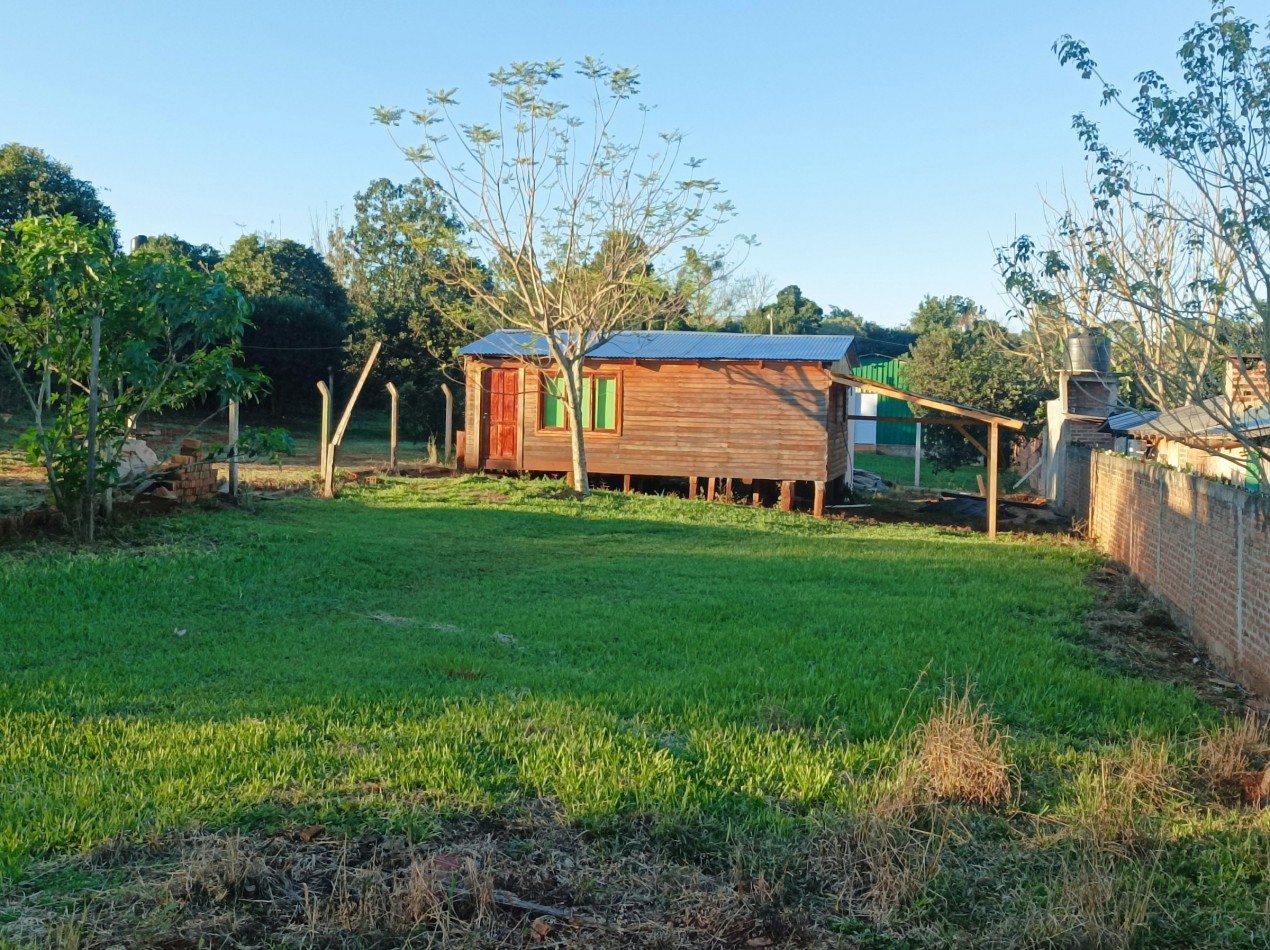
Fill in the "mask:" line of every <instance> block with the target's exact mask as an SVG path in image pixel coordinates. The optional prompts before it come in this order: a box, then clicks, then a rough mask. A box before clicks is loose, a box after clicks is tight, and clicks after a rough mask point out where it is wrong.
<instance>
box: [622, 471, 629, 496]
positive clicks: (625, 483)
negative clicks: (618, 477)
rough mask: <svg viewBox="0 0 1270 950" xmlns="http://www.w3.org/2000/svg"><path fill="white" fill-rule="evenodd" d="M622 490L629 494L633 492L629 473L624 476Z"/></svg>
mask: <svg viewBox="0 0 1270 950" xmlns="http://www.w3.org/2000/svg"><path fill="white" fill-rule="evenodd" d="M622 491H624V492H626V494H628V495H629V494H630V493H631V477H630V476H629V475H623V476H622Z"/></svg>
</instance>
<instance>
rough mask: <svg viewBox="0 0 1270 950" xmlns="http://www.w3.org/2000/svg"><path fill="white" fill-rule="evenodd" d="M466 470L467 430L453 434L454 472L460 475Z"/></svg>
mask: <svg viewBox="0 0 1270 950" xmlns="http://www.w3.org/2000/svg"><path fill="white" fill-rule="evenodd" d="M466 468H467V430H466V429H460V430H459V431H458V432H456V433H454V470H455V471H456V472H458V473H459V474H460V475H462V474H463V471H464V469H466Z"/></svg>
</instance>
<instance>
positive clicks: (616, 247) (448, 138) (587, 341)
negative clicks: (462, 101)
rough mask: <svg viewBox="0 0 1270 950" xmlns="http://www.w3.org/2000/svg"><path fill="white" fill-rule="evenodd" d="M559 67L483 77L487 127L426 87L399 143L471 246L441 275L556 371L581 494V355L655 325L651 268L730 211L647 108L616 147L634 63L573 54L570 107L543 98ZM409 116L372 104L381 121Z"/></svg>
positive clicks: (452, 96) (657, 304) (520, 67)
mask: <svg viewBox="0 0 1270 950" xmlns="http://www.w3.org/2000/svg"><path fill="white" fill-rule="evenodd" d="M563 65H564V64H563V63H562V62H559V61H554V62H546V63H516V64H514V65H512V66H510V67H507V68H505V69H500V70H497V71H496V72H493V73H491V74H490V84H491V86H493V88H494V89H495V90H496V92H497V95H498V99H499V111H498V118H497V119H496V120H495V121H494V122H493V123H492V124H489V125H485V124H469V123H466V122H463V121H460V120H459V118H458V117H457V115H456V113H457V110H458V101H457V99H456V91H455V90H452V89H447V90H440V91H435V92H430V93H429V99H428V108H427V109H425V110H423V111H420V112H415V113H411V114H410V117H411V118H412V119H413V120H414V122H415V123H416V124H418V125H419V126H421V127H422V128H423V130H424V140H423V142H422V144H420V145H418V146H411V147H403V149H402V150H403V152H404V153H405V155H406V157H407V158H408V159H409V160H410V161H411V162H412V163H413V164H414V165H415V166H416V167H417V168H418V169H419V170H420V172H421V173H422V174H423V175H424V176H425V178H426V179H427V180H428V181H429V182H430V183H431V184H433V185H434V186H435V187H436V188H437V189H438V190H439V191H441V192H442V193H443V194H444V195H445V197H446V198H447V200H448V201H449V202H450V204H451V206H452V208H453V210H454V212H455V213H456V215H457V216H458V218H459V219H460V220H461V222H462V224H463V226H464V228H465V233H466V236H467V237H466V239H467V241H468V242H469V243H470V246H468V247H464V248H462V250H466V251H468V253H453V254H448V255H445V258H446V259H447V260H449V261H452V262H454V263H455V265H456V266H451V267H449V268H447V269H446V270H445V272H443V273H441V274H440V275H439V277H440V278H441V279H442V280H444V281H445V282H447V283H449V284H451V285H453V286H455V287H457V288H459V289H461V290H462V291H463V292H464V293H466V294H467V295H469V296H471V297H472V298H473V299H474V300H476V301H477V302H479V303H481V304H483V305H484V306H485V307H487V308H488V309H489V310H490V311H491V312H492V313H494V314H495V315H496V316H497V318H498V319H499V320H501V321H502V323H503V324H504V326H506V327H509V328H513V329H519V330H523V331H528V332H529V333H530V334H531V335H532V337H533V338H534V340H535V341H541V342H542V343H543V344H545V346H546V349H547V351H548V353H549V354H550V356H551V359H552V360H553V361H554V363H555V364H556V365H557V366H558V367H559V369H560V373H561V377H562V379H563V383H564V393H563V395H564V397H565V402H566V405H567V407H568V411H569V417H570V419H571V421H572V424H571V427H570V428H571V435H572V439H571V446H572V454H573V459H572V464H573V483H574V486H575V487H576V488H577V489H578V491H580V492H583V493H586V492H587V491H588V488H589V485H588V480H587V466H586V445H585V441H584V427H583V418H582V405H583V399H582V392H583V374H582V366H583V361H584V360H585V359H586V355H587V354H588V353H589V352H590V351H592V350H593V349H594V348H595V347H597V346H599V345H600V344H602V343H603V342H604V341H605V340H607V339H609V338H610V337H612V336H613V335H614V334H615V333H618V332H620V331H622V330H623V329H627V328H630V327H636V326H641V325H647V324H648V323H649V322H650V321H651V320H652V319H654V318H655V316H656V314H657V312H658V310H659V308H661V307H663V306H664V302H665V293H664V288H665V286H666V285H665V284H664V283H662V281H661V280H660V279H656V278H654V277H653V264H654V262H658V263H659V264H661V265H662V266H667V263H668V262H670V261H671V258H672V255H669V254H668V253H667V252H668V251H670V250H672V249H673V248H675V247H677V246H688V245H692V244H693V243H694V242H698V243H699V242H701V241H703V240H705V239H706V238H708V237H709V235H710V234H711V232H712V231H713V230H714V228H715V227H716V226H717V225H718V224H720V223H721V222H722V221H724V220H727V219H728V218H730V217H731V216H732V214H733V209H732V206H731V204H730V203H729V202H728V201H726V200H723V199H722V198H721V197H720V188H719V184H718V182H716V181H715V180H714V179H713V178H704V177H700V166H701V162H700V160H698V159H693V158H689V159H687V160H686V161H685V160H683V159H682V157H681V150H682V146H683V136H682V135H681V134H680V133H679V132H665V133H657V134H654V133H652V132H651V131H650V130H649V128H648V124H647V123H648V114H649V110H648V109H646V108H641V109H640V110H639V113H640V115H639V119H638V121H636V122H635V123H634V125H633V127H632V128H631V135H632V136H633V138H632V140H631V141H630V142H622V141H620V137H621V136H622V135H623V134H624V126H623V125H622V122H621V121H620V120H622V119H624V118H625V116H626V114H627V113H626V110H623V108H622V106H623V103H626V102H628V101H629V100H630V99H632V98H633V97H634V96H635V95H636V93H637V91H638V85H639V76H638V74H637V73H636V72H635V71H634V70H632V69H628V68H616V67H613V68H611V67H608V66H606V65H605V64H604V63H602V62H600V61H599V60H596V59H593V58H590V57H588V58H587V59H585V60H583V61H582V62H580V63H579V64H578V74H579V75H580V76H582V77H583V79H584V80H585V81H586V84H587V88H588V100H587V102H586V108H585V110H584V112H583V114H577V113H575V112H573V111H571V110H570V109H569V107H568V106H567V105H566V104H565V103H563V102H560V101H557V100H555V99H553V98H551V96H552V94H553V93H554V89H555V86H556V84H557V83H558V81H559V80H560V79H561V77H562V72H561V70H562V69H563ZM405 114H406V113H405V112H404V110H401V109H383V108H381V109H378V110H376V118H377V119H378V120H379V121H380V122H382V123H383V124H385V125H387V126H397V125H399V123H400V122H401V120H402V118H403V116H405ZM681 168H682V169H683V172H682V177H680V169H681ZM454 240H455V242H456V243H458V242H460V240H462V239H460V238H459V237H458V236H457V235H456V236H455V237H454ZM456 250H459V248H457V247H456ZM471 254H475V256H476V257H478V258H481V259H483V262H484V263H483V264H477V263H475V262H474V261H473V260H472V257H471V256H470V255H471ZM702 256H705V257H711V258H713V257H716V256H718V255H717V254H703V255H702ZM668 276H669V275H668V274H665V273H663V274H662V275H661V277H663V278H666V277H668Z"/></svg>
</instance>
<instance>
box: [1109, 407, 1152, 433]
mask: <svg viewBox="0 0 1270 950" xmlns="http://www.w3.org/2000/svg"><path fill="white" fill-rule="evenodd" d="M1159 415H1160V414H1159V413H1158V412H1157V411H1156V410H1154V409H1129V410H1127V411H1125V412H1117V413H1113V414H1112V415H1110V416H1108V417H1107V422H1106V423H1105V424H1104V425H1103V428H1104V429H1106V430H1107V431H1108V432H1128V431H1129V430H1130V429H1133V428H1134V427H1135V426H1141V425H1146V424H1147V423H1148V422H1150V421H1151V420H1152V419H1155V418H1157V417H1158V416H1159Z"/></svg>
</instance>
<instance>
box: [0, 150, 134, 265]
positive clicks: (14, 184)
mask: <svg viewBox="0 0 1270 950" xmlns="http://www.w3.org/2000/svg"><path fill="white" fill-rule="evenodd" d="M41 214H45V215H59V214H71V215H74V216H75V218H76V220H78V221H79V222H80V223H81V224H88V225H97V224H105V225H106V226H107V228H108V229H110V231H109V233H110V236H111V242H112V245H117V244H118V238H117V236H116V235H115V234H114V231H113V228H114V226H115V215H114V212H113V211H111V210H110V208H108V207H107V206H106V204H105V203H104V202H103V201H102V200H101V199H100V198H99V197H98V196H97V189H96V188H94V187H93V186H92V184H91V183H90V182H87V181H84V180H82V179H80V178H76V177H75V176H74V175H73V174H71V169H70V166H68V165H64V164H62V163H61V162H59V161H57V160H56V159H54V158H50V157H49V156H48V155H46V154H45V153H44V152H43V151H41V150H40V149H38V148H31V147H30V146H27V145H19V144H18V143H17V142H10V143H9V144H8V145H4V146H0V231H7V230H10V229H12V227H13V225H14V224H16V223H17V222H18V221H20V220H22V219H23V218H25V217H27V216H28V215H41Z"/></svg>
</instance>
